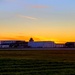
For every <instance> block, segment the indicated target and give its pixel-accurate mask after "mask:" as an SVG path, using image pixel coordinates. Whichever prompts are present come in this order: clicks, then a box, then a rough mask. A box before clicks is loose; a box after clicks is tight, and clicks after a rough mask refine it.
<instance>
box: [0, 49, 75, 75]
mask: <svg viewBox="0 0 75 75" xmlns="http://www.w3.org/2000/svg"><path fill="white" fill-rule="evenodd" d="M0 75H75V50H22V51H21V50H19V51H18V50H16V51H15V50H14V51H13V50H10V51H9V50H5V51H4V50H1V51H0Z"/></svg>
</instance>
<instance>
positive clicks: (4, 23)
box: [0, 0, 75, 43]
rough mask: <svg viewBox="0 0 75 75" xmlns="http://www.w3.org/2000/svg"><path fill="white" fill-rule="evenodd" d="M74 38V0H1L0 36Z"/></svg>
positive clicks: (73, 39) (1, 37)
mask: <svg viewBox="0 0 75 75" xmlns="http://www.w3.org/2000/svg"><path fill="white" fill-rule="evenodd" d="M30 37H32V38H34V40H35V41H36V40H37V41H39V40H41V41H42V40H44V41H55V42H60V43H64V42H67V41H75V0H0V40H16V39H20V40H25V41H28V40H29V38H30Z"/></svg>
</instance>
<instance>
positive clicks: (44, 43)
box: [28, 41, 55, 48]
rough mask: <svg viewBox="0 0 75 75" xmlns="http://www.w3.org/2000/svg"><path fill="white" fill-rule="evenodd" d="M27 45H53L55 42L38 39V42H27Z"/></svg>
mask: <svg viewBox="0 0 75 75" xmlns="http://www.w3.org/2000/svg"><path fill="white" fill-rule="evenodd" d="M28 46H30V47H36V48H37V47H43V48H45V47H55V43H54V42H49V41H47V42H46V41H44V42H43V41H39V42H33V41H32V42H28Z"/></svg>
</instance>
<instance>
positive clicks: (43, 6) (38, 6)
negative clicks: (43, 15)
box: [31, 5, 48, 8]
mask: <svg viewBox="0 0 75 75" xmlns="http://www.w3.org/2000/svg"><path fill="white" fill-rule="evenodd" d="M31 8H48V6H45V5H34V6H31Z"/></svg>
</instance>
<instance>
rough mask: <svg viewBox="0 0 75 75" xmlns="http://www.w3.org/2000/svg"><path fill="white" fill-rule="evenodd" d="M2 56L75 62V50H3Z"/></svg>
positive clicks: (0, 54)
mask: <svg viewBox="0 0 75 75" xmlns="http://www.w3.org/2000/svg"><path fill="white" fill-rule="evenodd" d="M0 58H15V59H16V58H17V59H38V60H51V61H74V62H75V50H22V51H21V50H16V51H15V50H14V51H13V50H12V51H8V50H5V51H2V50H1V51H0Z"/></svg>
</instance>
